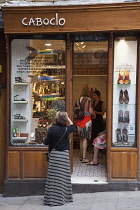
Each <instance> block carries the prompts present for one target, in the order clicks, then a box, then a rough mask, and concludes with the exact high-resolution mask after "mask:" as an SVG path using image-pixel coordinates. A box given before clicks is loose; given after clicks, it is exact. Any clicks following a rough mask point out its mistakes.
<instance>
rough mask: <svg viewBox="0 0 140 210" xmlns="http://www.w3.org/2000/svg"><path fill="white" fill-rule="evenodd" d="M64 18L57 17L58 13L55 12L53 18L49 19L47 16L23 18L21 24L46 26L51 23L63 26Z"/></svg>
mask: <svg viewBox="0 0 140 210" xmlns="http://www.w3.org/2000/svg"><path fill="white" fill-rule="evenodd" d="M65 22H66V21H65V19H64V18H59V17H58V13H56V14H55V17H54V18H51V19H48V18H44V19H42V18H38V17H37V18H30V19H28V18H26V17H25V18H23V19H22V25H24V26H31V25H33V26H42V25H45V26H48V25H52V26H58V25H59V26H63V25H65Z"/></svg>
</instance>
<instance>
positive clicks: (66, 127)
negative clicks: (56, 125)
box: [52, 127, 67, 150]
mask: <svg viewBox="0 0 140 210" xmlns="http://www.w3.org/2000/svg"><path fill="white" fill-rule="evenodd" d="M66 132H67V127H66V129H65V132H64V133H63V135H62V137H61V138H60V140H59V141H58V142H57V143H56V144H55V145H54V147H53V149H54V148H55V147H56V146H57V144H59V143H60V141H61V140H62V139H63V137H64V135H65V134H66ZM53 149H52V150H53Z"/></svg>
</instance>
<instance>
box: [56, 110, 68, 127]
mask: <svg viewBox="0 0 140 210" xmlns="http://www.w3.org/2000/svg"><path fill="white" fill-rule="evenodd" d="M55 122H56V125H60V126H67V124H68V114H67V112H60V111H59V112H57V113H56V116H55Z"/></svg>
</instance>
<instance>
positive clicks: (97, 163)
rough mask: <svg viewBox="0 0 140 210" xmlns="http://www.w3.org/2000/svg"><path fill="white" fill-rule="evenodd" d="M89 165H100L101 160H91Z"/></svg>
mask: <svg viewBox="0 0 140 210" xmlns="http://www.w3.org/2000/svg"><path fill="white" fill-rule="evenodd" d="M87 165H88V166H98V165H99V161H98V160H97V161H89V162H88V163H87Z"/></svg>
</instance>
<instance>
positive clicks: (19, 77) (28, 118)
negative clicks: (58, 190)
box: [2, 3, 140, 195]
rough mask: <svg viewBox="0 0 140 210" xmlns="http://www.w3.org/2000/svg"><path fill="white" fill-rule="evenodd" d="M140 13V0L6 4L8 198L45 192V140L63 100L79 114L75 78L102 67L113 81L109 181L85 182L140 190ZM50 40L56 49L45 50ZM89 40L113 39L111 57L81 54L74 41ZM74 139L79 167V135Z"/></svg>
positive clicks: (108, 99) (109, 104) (108, 110)
mask: <svg viewBox="0 0 140 210" xmlns="http://www.w3.org/2000/svg"><path fill="white" fill-rule="evenodd" d="M139 10H140V4H139V3H123V4H104V5H82V6H50V7H49V6H47V7H3V8H2V11H3V18H4V33H5V38H6V58H7V60H6V63H7V68H6V75H7V89H6V90H7V93H6V104H7V107H6V109H7V111H6V113H7V116H6V119H7V123H6V128H7V132H6V145H7V146H6V178H5V183H4V186H5V192H4V193H5V195H14V194H15V195H19V194H20V195H25V194H26V195H27V194H37V193H38V194H42V193H43V191H44V183H45V177H46V174H47V167H48V162H47V161H46V157H45V153H46V151H47V149H46V147H44V146H43V143H42V142H43V138H44V137H45V135H46V133H47V129H48V128H49V126H50V123H51V121H52V119H53V115H54V112H55V111H56V110H57V108H56V106H57V105H58V101H59V102H60V103H61V108H62V107H63V108H64V109H65V110H66V111H67V112H68V113H69V115H70V117H71V118H73V104H74V95H75V90H74V88H73V86H74V82H75V78H76V77H75V76H80V75H82V76H83V77H85V78H86V76H87V75H89V77H90V76H91V75H92V74H93V72H94V74H96V76H97V72H98V71H99V72H100V74H103V75H105V76H106V78H107V86H106V129H107V182H106V185H103V186H101V187H99V185H98V186H97V185H96V186H93V187H92V186H90V188H89V185H86V184H85V185H83V186H84V189H85V191H86V192H93V191H96V190H98V191H100V190H101V191H102V190H106V191H107V190H118V189H119V190H135V189H139V179H140V173H139V170H140V169H139V142H140V135H139V128H140V124H139V123H140V122H139V115H140V111H139V107H140V100H139V94H140V93H139V91H138V90H139V86H140V74H139V70H140V64H139V60H140V58H139V55H140V47H139V46H140V42H139V39H140V38H139V32H140V24H139V22H140V21H139V19H140V15H139ZM50 41H51V42H52V43H53V42H54V43H55V48H54V49H52V48H47V49H46V48H43V46H44V45H45V44H46V46H47V45H48V44H49V42H50ZM82 42H96V43H98V42H105V43H106V46H107V53H106V56H105V57H104V61H103V62H102V63H96V64H95V63H92V62H91V61H93V60H94V58H99V57H100V56H101V54H102V53H103V51H101V50H99V51H98V53H96V56H94V58H93V57H91V58H89V57H90V56H92V55H91V53H89V54H88V55H87V54H86V53H85V54H83V57H81V58H79V55H78V54H76V53H75V56H74V54H73V52H74V44H75V45H76V43H77V45H78V43H82ZM48 46H49V45H48ZM80 47H81V48H82V47H83V46H82V45H81V46H80ZM81 52H83V51H81ZM94 55H95V53H94ZM104 55H105V54H104ZM80 56H81V54H80ZM86 56H87V57H86ZM78 59H79V60H78ZM80 59H81V60H80ZM88 60H90V62H91V63H90V65H88ZM80 62H81V63H80ZM84 62H85V63H84ZM97 69H98V71H97ZM87 70H88V71H87ZM62 104H63V105H62ZM51 107H53V108H54V109H53V112H52V111H51ZM46 111H47V112H46ZM49 111H50V112H49ZM46 113H48V115H46ZM9 122H10V123H9ZM70 142H71V143H70V144H71V149H70V163H71V170H72V168H73V146H72V145H73V140H72V137H70ZM13 189H14V190H13ZM19 189H20V191H19ZM73 190H74V191H75V192H80V191H81V186H79V185H77V184H74V185H73ZM13 193H14V194H13Z"/></svg>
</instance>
